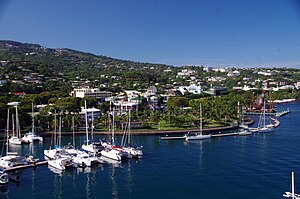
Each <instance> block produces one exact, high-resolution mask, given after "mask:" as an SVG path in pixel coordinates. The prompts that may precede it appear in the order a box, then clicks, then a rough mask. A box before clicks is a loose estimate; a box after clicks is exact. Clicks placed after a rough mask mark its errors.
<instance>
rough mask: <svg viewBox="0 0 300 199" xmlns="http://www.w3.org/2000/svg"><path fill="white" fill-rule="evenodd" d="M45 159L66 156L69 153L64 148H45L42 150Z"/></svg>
mask: <svg viewBox="0 0 300 199" xmlns="http://www.w3.org/2000/svg"><path fill="white" fill-rule="evenodd" d="M44 156H45V159H48V160H55V159H59V158H62V157H68V156H70V154H68V153H67V151H66V150H65V149H64V148H60V147H55V148H53V149H45V150H44Z"/></svg>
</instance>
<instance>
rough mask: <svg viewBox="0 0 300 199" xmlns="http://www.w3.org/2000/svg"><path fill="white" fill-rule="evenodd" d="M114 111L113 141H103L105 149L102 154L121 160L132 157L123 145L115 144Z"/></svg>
mask: <svg viewBox="0 0 300 199" xmlns="http://www.w3.org/2000/svg"><path fill="white" fill-rule="evenodd" d="M114 114H115V113H114V111H113V114H112V117H113V119H112V130H111V143H109V142H103V146H104V148H105V149H104V150H102V151H101V152H100V153H101V156H103V157H106V158H109V159H112V160H116V161H121V160H122V159H123V158H125V157H130V154H128V153H127V152H125V151H124V150H123V148H122V147H120V146H116V145H115V130H114V129H115V127H114V123H115V122H114Z"/></svg>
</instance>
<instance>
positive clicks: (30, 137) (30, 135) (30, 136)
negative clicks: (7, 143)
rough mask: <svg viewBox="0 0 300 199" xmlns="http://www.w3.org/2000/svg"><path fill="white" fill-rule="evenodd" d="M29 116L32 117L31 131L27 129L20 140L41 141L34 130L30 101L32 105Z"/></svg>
mask: <svg viewBox="0 0 300 199" xmlns="http://www.w3.org/2000/svg"><path fill="white" fill-rule="evenodd" d="M31 117H32V129H31V131H29V132H28V133H26V134H25V135H24V136H23V137H22V142H29V143H32V142H34V141H40V142H42V141H43V138H42V137H40V136H38V135H36V134H35V132H34V112H33V103H32V107H31Z"/></svg>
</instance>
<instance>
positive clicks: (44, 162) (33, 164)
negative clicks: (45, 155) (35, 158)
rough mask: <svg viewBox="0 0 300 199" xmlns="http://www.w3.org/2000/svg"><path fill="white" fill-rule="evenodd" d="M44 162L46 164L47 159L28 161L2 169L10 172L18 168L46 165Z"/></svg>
mask: <svg viewBox="0 0 300 199" xmlns="http://www.w3.org/2000/svg"><path fill="white" fill-rule="evenodd" d="M46 164H48V161H47V160H44V161H39V162H36V163H30V164H25V165H19V166H15V167H11V168H7V169H4V171H6V172H12V171H16V170H20V169H26V168H35V167H37V166H42V165H46Z"/></svg>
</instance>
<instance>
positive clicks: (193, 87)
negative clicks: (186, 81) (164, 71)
mask: <svg viewBox="0 0 300 199" xmlns="http://www.w3.org/2000/svg"><path fill="white" fill-rule="evenodd" d="M178 90H179V91H180V92H181V93H182V95H184V94H185V93H186V92H189V93H192V94H196V95H197V94H201V93H202V88H201V86H200V85H199V86H197V85H196V84H191V85H189V86H180V87H179V88H178Z"/></svg>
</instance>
